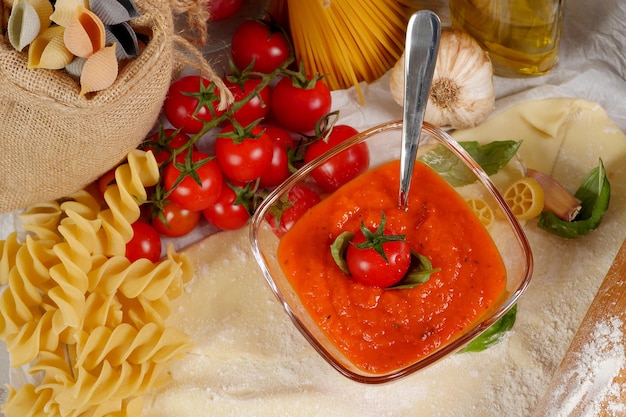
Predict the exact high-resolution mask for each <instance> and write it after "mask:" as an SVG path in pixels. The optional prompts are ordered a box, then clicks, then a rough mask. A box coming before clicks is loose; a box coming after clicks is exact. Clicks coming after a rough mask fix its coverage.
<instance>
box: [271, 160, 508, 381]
mask: <svg viewBox="0 0 626 417" xmlns="http://www.w3.org/2000/svg"><path fill="white" fill-rule="evenodd" d="M398 175H399V161H393V162H389V163H386V164H384V165H382V166H380V167H377V168H374V169H372V170H371V171H369V172H367V173H365V174H363V175H361V176H359V177H358V178H356V179H354V180H352V181H351V182H349V183H348V184H346V185H344V186H343V187H341V188H340V189H339V190H338V191H336V192H335V193H333V194H331V195H330V196H328V197H327V198H325V199H324V200H323V201H322V202H321V203H319V204H317V205H316V206H315V207H313V208H312V209H310V210H309V211H308V212H306V213H305V214H304V216H303V217H302V218H301V219H300V220H299V221H298V222H297V223H296V224H295V225H294V226H293V228H292V229H291V230H290V231H289V232H287V233H286V234H285V235H284V236H283V237H282V238H281V241H280V244H279V249H278V259H279V262H280V265H281V268H282V269H283V271H284V273H285V275H286V276H287V278H288V279H289V280H290V282H291V283H292V285H293V287H294V289H295V291H296V293H297V294H298V296H299V298H300V299H301V301H302V303H303V305H304V306H305V308H306V309H307V311H308V312H309V313H310V314H311V315H312V317H313V319H314V320H315V321H316V323H317V324H318V325H319V327H320V329H321V330H322V331H323V332H324V333H325V334H326V335H327V336H328V337H329V338H330V340H332V342H333V344H334V345H335V346H336V347H337V348H338V349H339V350H340V351H342V352H343V353H344V355H345V356H346V357H347V358H348V359H349V360H350V361H351V362H352V363H353V364H354V365H355V366H357V367H358V368H360V369H362V370H365V371H367V372H370V373H374V374H385V373H389V372H391V371H393V370H396V369H399V368H403V367H405V366H407V365H410V364H412V363H414V362H416V361H418V360H419V359H421V358H423V357H425V356H427V355H429V354H431V353H433V352H434V351H436V350H437V349H438V348H439V347H441V346H443V345H445V344H447V343H448V342H449V341H450V340H451V339H455V338H456V337H458V336H459V335H460V334H462V333H463V332H464V331H465V330H466V329H467V328H468V326H470V325H471V324H473V323H475V322H476V321H477V320H480V319H481V318H482V317H484V315H485V314H488V313H489V312H490V311H491V310H492V309H493V308H494V306H495V305H496V304H497V302H498V301H499V300H500V299H501V298H502V297H503V295H504V294H505V291H506V288H505V287H506V270H505V266H504V263H503V261H502V258H501V256H500V254H499V252H498V249H497V248H496V246H495V244H494V243H493V240H492V238H491V236H490V235H489V233H488V232H487V230H486V229H485V227H484V226H483V225H482V224H481V223H480V221H479V220H478V218H477V217H476V216H475V214H474V213H473V212H472V211H471V209H470V208H469V206H468V205H467V204H466V203H465V201H464V200H463V198H462V197H461V196H459V195H458V194H457V192H456V191H455V190H454V189H453V188H452V187H450V186H449V185H448V184H447V183H446V182H445V181H444V180H443V179H442V178H441V177H439V176H438V175H437V174H436V173H435V172H434V171H433V170H432V169H431V168H429V167H427V166H426V165H424V164H423V163H421V162H419V161H418V162H416V165H415V169H414V176H413V179H412V184H411V192H410V194H409V203H408V210H407V211H405V210H401V209H399V208H398V183H399V179H398ZM381 212H384V213H385V215H386V221H387V225H388V226H389V227H390V228H392V229H393V230H394V231H396V232H397V233H398V234H405V235H406V238H407V240H408V241H409V243H410V245H411V247H412V249H413V250H415V251H416V252H418V253H420V254H422V255H425V256H427V257H428V258H429V259H430V261H431V263H432V266H433V268H441V270H440V271H439V272H435V273H433V274H432V275H431V277H430V279H429V280H428V281H427V282H426V283H423V284H419V285H417V286H416V287H413V288H409V289H391V288H379V287H372V286H366V285H362V284H359V283H358V282H356V281H355V280H353V279H352V278H351V277H350V276H349V275H347V274H345V273H344V272H342V271H341V269H339V267H338V266H337V265H336V264H335V262H334V260H333V258H332V255H331V252H330V245H331V244H332V242H333V241H334V240H335V238H336V237H337V236H338V235H339V234H340V233H342V232H344V231H352V232H355V231H357V230H358V229H359V226H360V224H361V221H364V222H365V224H366V225H370V224H372V225H376V224H377V222H379V221H380V219H381Z"/></svg>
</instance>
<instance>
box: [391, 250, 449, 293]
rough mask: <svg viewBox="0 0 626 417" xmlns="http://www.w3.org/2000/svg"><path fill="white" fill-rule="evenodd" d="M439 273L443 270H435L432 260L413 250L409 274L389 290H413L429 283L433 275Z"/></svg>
mask: <svg viewBox="0 0 626 417" xmlns="http://www.w3.org/2000/svg"><path fill="white" fill-rule="evenodd" d="M439 271H441V268H433V265H432V264H431V262H430V259H428V258H427V257H426V256H424V255H422V254H420V253H417V252H415V251H413V250H412V251H411V266H410V267H409V270H408V272H407V273H406V275H405V276H404V278H402V280H401V281H400V282H399V283H397V284H396V285H393V286H391V287H387V288H389V289H394V290H399V289H406V288H413V287H416V286H418V285H420V284H423V283H425V282H427V281H428V280H429V279H430V276H431V275H432V274H434V273H435V272H439Z"/></svg>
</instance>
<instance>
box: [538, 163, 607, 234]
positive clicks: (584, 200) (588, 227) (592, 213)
mask: <svg viewBox="0 0 626 417" xmlns="http://www.w3.org/2000/svg"><path fill="white" fill-rule="evenodd" d="M574 196H575V197H576V198H577V199H579V200H580V202H581V205H582V209H581V210H580V213H578V216H576V219H574V220H573V221H571V222H567V221H564V220H561V219H559V218H558V217H557V216H556V215H555V214H554V213H551V212H547V211H544V212H543V213H541V215H540V216H539V223H538V226H539V227H540V228H541V229H543V230H545V231H547V232H549V233H552V234H555V235H557V236H559V237H563V238H566V239H575V238H577V237H580V236H584V235H586V234H587V233H589V232H591V231H592V230H595V229H596V228H597V227H598V226H599V225H600V222H602V217H603V216H604V213H606V211H607V209H608V208H609V202H610V199H611V184H610V183H609V179H608V177H607V176H606V171H605V169H604V164H603V163H602V160H600V162H599V164H598V166H597V167H596V168H594V169H593V170H592V171H591V172H590V173H589V174H587V177H586V178H585V181H583V183H582V184H581V186H580V188H578V190H577V191H576V194H574Z"/></svg>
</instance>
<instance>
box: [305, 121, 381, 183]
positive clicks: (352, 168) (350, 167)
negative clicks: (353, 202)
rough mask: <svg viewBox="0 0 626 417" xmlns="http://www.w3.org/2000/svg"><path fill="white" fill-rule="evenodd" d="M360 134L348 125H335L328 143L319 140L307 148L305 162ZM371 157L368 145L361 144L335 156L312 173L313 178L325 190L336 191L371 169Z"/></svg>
mask: <svg viewBox="0 0 626 417" xmlns="http://www.w3.org/2000/svg"><path fill="white" fill-rule="evenodd" d="M357 133H359V132H358V131H357V130H356V129H354V128H353V127H350V126H347V125H335V126H334V127H333V130H332V131H331V132H330V135H329V136H328V138H327V141H323V140H317V141H315V142H313V143H311V144H310V145H308V146H307V149H306V151H305V152H304V162H305V163H308V162H311V161H312V160H313V159H315V158H317V157H318V156H320V155H321V154H323V153H324V152H326V151H328V150H329V149H331V148H333V147H334V146H336V145H338V144H340V143H342V142H344V141H345V140H347V139H349V138H351V137H352V136H354V135H356V134H357ZM369 164H370V155H369V150H368V148H367V144H365V143H359V144H356V145H353V146H351V147H349V148H348V149H346V150H344V151H342V152H341V153H339V154H337V155H335V156H334V157H332V158H331V159H329V160H328V161H326V162H324V163H323V164H322V165H320V166H319V167H317V168H316V169H314V170H313V171H311V174H310V175H311V177H312V178H313V179H314V180H315V182H316V183H317V184H318V185H319V186H320V187H321V188H322V189H323V190H324V191H328V192H332V191H335V190H336V189H337V188H339V187H340V186H342V185H343V184H345V183H347V182H348V181H350V180H351V179H353V178H355V177H356V176H358V175H359V174H361V173H363V172H365V171H366V170H367V169H368V168H369Z"/></svg>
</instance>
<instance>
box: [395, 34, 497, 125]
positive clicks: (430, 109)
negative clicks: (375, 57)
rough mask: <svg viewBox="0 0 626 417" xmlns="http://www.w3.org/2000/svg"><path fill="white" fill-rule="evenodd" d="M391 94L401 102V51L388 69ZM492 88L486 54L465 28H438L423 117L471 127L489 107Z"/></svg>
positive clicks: (489, 65)
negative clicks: (437, 48)
mask: <svg viewBox="0 0 626 417" xmlns="http://www.w3.org/2000/svg"><path fill="white" fill-rule="evenodd" d="M389 84H390V89H391V95H392V96H393V99H394V100H395V101H396V103H398V104H400V105H401V106H403V105H404V54H403V55H402V56H401V57H400V59H399V60H398V62H397V63H396V64H395V65H394V67H393V68H392V69H391V74H390V81H389ZM494 102H495V90H494V87H493V67H492V65H491V60H490V59H489V55H488V54H487V52H485V51H484V50H483V49H482V48H481V47H480V45H479V44H478V42H476V40H475V39H474V38H472V37H471V36H470V35H468V34H467V33H465V32H461V31H458V30H453V29H444V30H442V31H441V38H440V41H439V52H438V55H437V64H436V66H435V73H434V75H433V83H432V85H431V89H430V94H429V97H428V104H427V105H426V113H425V115H424V120H425V121H427V122H429V123H432V124H434V125H437V126H442V127H451V128H455V129H459V128H466V127H474V126H476V125H478V124H479V123H481V122H482V121H484V120H485V119H486V118H487V117H488V116H489V115H490V114H491V112H492V111H493V109H494Z"/></svg>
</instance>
